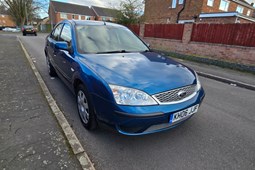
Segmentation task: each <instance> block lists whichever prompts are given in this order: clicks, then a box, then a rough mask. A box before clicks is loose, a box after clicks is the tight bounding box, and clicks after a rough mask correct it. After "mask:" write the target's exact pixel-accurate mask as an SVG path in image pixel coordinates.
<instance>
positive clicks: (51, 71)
mask: <svg viewBox="0 0 255 170" xmlns="http://www.w3.org/2000/svg"><path fill="white" fill-rule="evenodd" d="M46 60H47V62H49V66H50V67H49V68H48V72H49V75H50V76H51V77H56V76H57V73H56V70H55V69H54V67H53V66H52V64H51V63H50V60H49V58H48V57H46ZM47 64H48V63H47ZM47 67H48V66H47Z"/></svg>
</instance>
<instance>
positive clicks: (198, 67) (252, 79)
mask: <svg viewBox="0 0 255 170" xmlns="http://www.w3.org/2000/svg"><path fill="white" fill-rule="evenodd" d="M173 59H174V60H177V61H179V62H181V63H183V64H185V65H186V66H188V67H190V68H192V69H194V70H195V71H196V72H197V73H198V74H199V75H200V76H203V77H206V78H210V79H214V80H217V81H221V82H224V83H228V84H231V85H233V86H239V87H243V88H247V89H250V90H255V75H254V74H251V73H246V72H240V71H236V70H231V69H226V68H221V67H218V66H214V65H207V64H202V63H197V62H192V61H187V60H182V59H176V58H173Z"/></svg>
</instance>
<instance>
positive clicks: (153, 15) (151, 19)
mask: <svg viewBox="0 0 255 170" xmlns="http://www.w3.org/2000/svg"><path fill="white" fill-rule="evenodd" d="M187 1H189V0H187ZM171 4H172V0H160V2H159V1H158V0H146V1H145V11H144V17H145V22H146V23H155V24H160V23H176V20H177V13H178V12H179V11H180V10H181V9H182V5H178V4H177V7H176V8H174V9H173V8H171Z"/></svg>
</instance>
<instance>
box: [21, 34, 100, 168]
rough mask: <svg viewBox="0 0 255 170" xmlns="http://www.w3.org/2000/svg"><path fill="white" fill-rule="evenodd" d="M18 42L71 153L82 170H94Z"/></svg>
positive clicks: (23, 48) (25, 51) (29, 58)
mask: <svg viewBox="0 0 255 170" xmlns="http://www.w3.org/2000/svg"><path fill="white" fill-rule="evenodd" d="M18 41H19V42H20V45H21V48H22V50H23V51H24V54H25V56H26V58H27V60H28V62H29V64H30V66H31V68H32V70H33V72H34V74H35V76H36V78H37V80H38V82H39V84H40V86H41V88H42V91H43V93H44V95H45V98H46V100H47V102H48V104H49V106H50V108H51V110H52V112H53V114H54V116H55V117H56V118H57V121H58V123H59V125H60V127H61V128H62V130H63V132H64V134H65V137H66V138H67V140H68V143H69V144H70V146H71V148H72V151H73V153H74V154H75V156H76V158H77V159H78V161H79V163H80V165H81V167H82V169H83V170H95V167H94V165H93V163H92V161H91V160H90V158H89V157H88V155H87V153H86V152H85V150H84V148H83V147H82V145H81V143H80V141H79V140H78V138H77V136H76V135H75V133H74V131H73V130H72V128H71V126H70V124H69V123H68V121H67V120H66V118H65V116H64V114H63V112H62V111H61V110H60V109H59V107H58V105H57V103H56V101H55V100H54V98H53V96H52V95H51V93H50V91H49V89H48V87H47V86H46V84H45V82H44V81H43V79H42V76H41V75H40V73H39V71H38V70H37V68H36V67H35V65H34V63H33V60H32V59H31V57H30V56H29V54H28V52H27V50H26V49H25V47H24V45H23V44H22V42H21V40H20V38H19V37H18Z"/></svg>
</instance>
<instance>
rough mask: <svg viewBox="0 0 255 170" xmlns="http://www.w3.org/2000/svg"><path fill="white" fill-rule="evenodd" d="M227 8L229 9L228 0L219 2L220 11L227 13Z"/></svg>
mask: <svg viewBox="0 0 255 170" xmlns="http://www.w3.org/2000/svg"><path fill="white" fill-rule="evenodd" d="M228 7H229V1H228V0H221V1H220V8H219V9H220V10H222V11H228Z"/></svg>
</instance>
